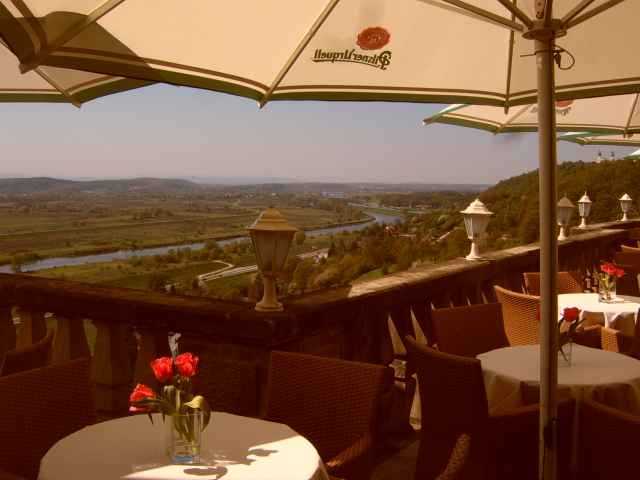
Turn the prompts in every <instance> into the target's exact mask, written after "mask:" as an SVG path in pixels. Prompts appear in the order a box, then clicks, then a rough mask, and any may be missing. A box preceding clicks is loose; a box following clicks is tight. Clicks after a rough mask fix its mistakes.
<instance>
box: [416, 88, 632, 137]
mask: <svg viewBox="0 0 640 480" xmlns="http://www.w3.org/2000/svg"><path fill="white" fill-rule="evenodd" d="M639 97H640V95H638V94H632V95H614V96H609V97H599V98H587V99H579V100H558V101H556V107H555V110H556V128H557V130H561V131H566V132H572V133H574V134H575V133H576V132H582V133H583V134H584V132H591V133H592V134H594V133H598V132H600V133H616V134H618V135H629V134H632V133H638V132H640V102H639V101H638V98H639ZM423 122H424V123H425V124H428V123H448V124H452V125H462V126H465V127H473V128H479V129H482V130H487V131H489V132H492V133H512V132H535V131H537V130H538V105H535V104H534V105H525V106H519V107H514V108H512V109H510V110H509V111H508V112H506V113H505V111H504V109H502V108H497V107H490V106H483V105H460V104H458V105H450V106H449V107H447V108H445V109H443V110H441V111H440V112H438V113H436V114H435V115H432V116H430V117H427V118H425V119H424V120H423Z"/></svg>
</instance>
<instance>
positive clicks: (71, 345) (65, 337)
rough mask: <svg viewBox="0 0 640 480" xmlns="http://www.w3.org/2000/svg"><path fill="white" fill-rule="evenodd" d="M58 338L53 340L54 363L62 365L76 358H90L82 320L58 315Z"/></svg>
mask: <svg viewBox="0 0 640 480" xmlns="http://www.w3.org/2000/svg"><path fill="white" fill-rule="evenodd" d="M55 318H56V322H57V326H56V336H55V338H54V340H53V354H52V362H53V363H60V362H66V361H69V360H73V359H75V358H83V357H89V356H90V353H89V345H88V343H87V336H86V334H85V332H84V321H83V319H82V318H78V317H75V318H66V317H60V316H57V315H56V317H55Z"/></svg>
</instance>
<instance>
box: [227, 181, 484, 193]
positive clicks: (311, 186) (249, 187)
mask: <svg viewBox="0 0 640 480" xmlns="http://www.w3.org/2000/svg"><path fill="white" fill-rule="evenodd" d="M487 187H488V185H482V184H464V183H462V184H448V183H368V182H344V183H340V182H296V183H293V182H292V183H287V182H285V183H261V184H245V185H234V186H232V187H231V186H226V187H225V188H227V189H231V190H234V191H251V192H254V191H261V192H276V193H323V192H326V193H349V194H353V193H362V192H398V193H412V192H481V191H483V190H485V189H486V188H487Z"/></svg>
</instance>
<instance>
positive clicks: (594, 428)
mask: <svg viewBox="0 0 640 480" xmlns="http://www.w3.org/2000/svg"><path fill="white" fill-rule="evenodd" d="M639 444H640V417H637V416H634V415H631V414H628V413H625V412H622V411H620V410H617V409H614V408H611V407H608V406H605V405H603V404H601V403H599V402H597V401H594V400H592V399H585V400H584V401H583V403H582V404H581V405H580V442H579V465H580V472H579V477H578V478H580V479H581V480H583V479H584V480H603V479H619V478H621V479H622V478H637V477H636V475H637V474H638V459H637V457H636V454H637V453H638V445H639Z"/></svg>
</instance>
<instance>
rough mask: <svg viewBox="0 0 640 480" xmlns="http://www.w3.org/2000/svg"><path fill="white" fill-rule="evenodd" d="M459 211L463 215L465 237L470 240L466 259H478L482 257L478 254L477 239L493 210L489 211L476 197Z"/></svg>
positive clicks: (484, 229)
mask: <svg viewBox="0 0 640 480" xmlns="http://www.w3.org/2000/svg"><path fill="white" fill-rule="evenodd" d="M460 213H461V214H462V215H464V227H465V229H466V230H467V237H468V238H469V240H471V251H470V252H469V255H467V257H466V258H467V260H480V259H481V258H482V257H481V256H480V250H479V248H478V241H479V239H480V237H481V236H482V234H483V233H484V232H485V231H486V229H487V225H488V224H489V219H490V218H491V215H493V212H490V211H489V210H488V209H487V207H485V205H484V203H482V202H481V201H480V199H478V198H476V199H475V200H474V201H473V202H471V203H470V204H469V206H468V207H467V208H466V209H465V210H463V211H461V212H460Z"/></svg>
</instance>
